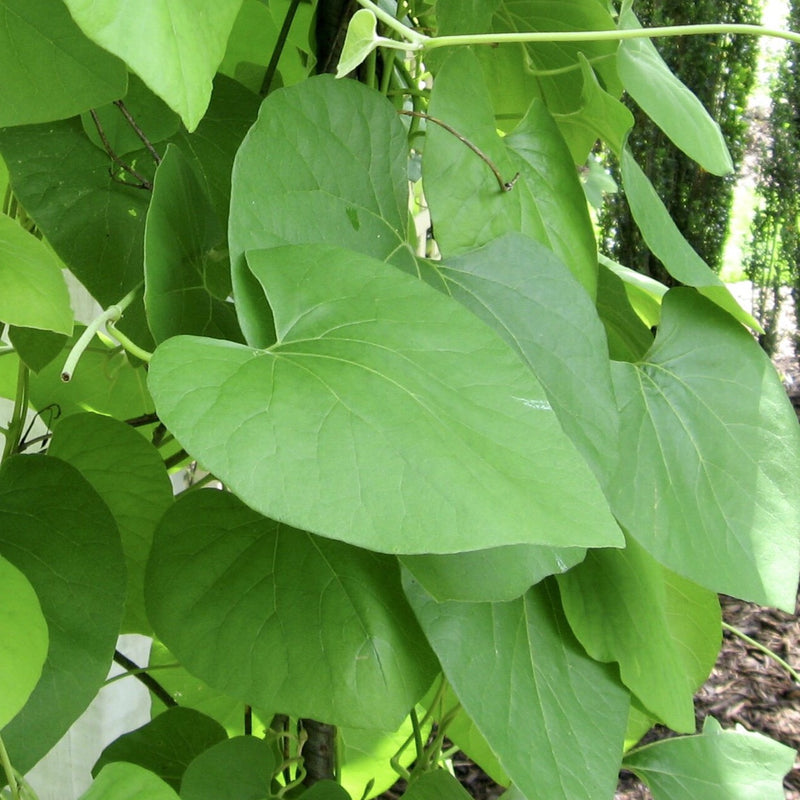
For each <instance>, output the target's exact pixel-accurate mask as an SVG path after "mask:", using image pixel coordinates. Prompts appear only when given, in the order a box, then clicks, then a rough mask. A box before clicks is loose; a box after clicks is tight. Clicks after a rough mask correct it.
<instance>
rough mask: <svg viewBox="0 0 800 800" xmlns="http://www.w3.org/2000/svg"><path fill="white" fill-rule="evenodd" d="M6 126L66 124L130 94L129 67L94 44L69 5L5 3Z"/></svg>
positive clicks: (1, 104)
mask: <svg viewBox="0 0 800 800" xmlns="http://www.w3.org/2000/svg"><path fill="white" fill-rule="evenodd" d="M0 74H1V75H2V76H3V80H2V82H0V127H4V126H6V125H27V124H30V123H35V122H47V121H49V120H56V119H65V118H66V117H72V116H74V115H75V114H80V113H81V111H86V110H87V109H89V108H92V107H94V106H100V105H103V104H104V103H108V102H110V101H112V100H116V99H117V98H118V97H122V95H124V94H125V86H126V81H127V71H126V69H125V64H123V62H122V61H120V60H119V59H117V58H114V56H112V55H111V54H110V53H107V52H106V51H104V50H103V49H101V48H100V47H98V46H97V45H95V44H93V43H92V42H90V41H89V40H88V39H87V38H86V37H85V36H84V35H83V34H82V33H81V31H80V29H79V28H78V26H77V25H76V24H75V23H74V22H73V20H72V18H71V17H70V15H69V12H68V11H67V9H66V8H65V7H64V5H63V3H54V2H51V0H3V1H2V3H0Z"/></svg>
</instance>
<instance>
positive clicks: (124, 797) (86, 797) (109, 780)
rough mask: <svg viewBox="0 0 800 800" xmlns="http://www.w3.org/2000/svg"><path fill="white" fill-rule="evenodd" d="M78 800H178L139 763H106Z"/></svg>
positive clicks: (173, 793)
mask: <svg viewBox="0 0 800 800" xmlns="http://www.w3.org/2000/svg"><path fill="white" fill-rule="evenodd" d="M80 800H179V798H178V795H177V794H175V792H174V791H173V790H172V789H171V788H170V786H169V784H167V783H164V781H162V780H161V778H159V777H158V775H154V774H153V773H152V772H150V770H147V769H145V768H144V767H140V766H139V765H138V764H127V763H125V762H118V763H115V764H108V765H107V766H106V767H104V769H103V770H102V772H101V773H100V774H99V775H98V776H97V780H95V782H94V783H93V784H92V785H91V786H90V787H89V789H88V790H87V791H86V792H84V793H83V794H82V795H81V796H80Z"/></svg>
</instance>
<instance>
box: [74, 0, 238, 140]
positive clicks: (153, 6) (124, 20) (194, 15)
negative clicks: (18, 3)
mask: <svg viewBox="0 0 800 800" xmlns="http://www.w3.org/2000/svg"><path fill="white" fill-rule="evenodd" d="M65 2H66V5H67V7H68V8H69V10H70V13H71V14H72V16H73V18H74V19H75V21H76V22H77V23H78V25H79V26H80V27H81V29H82V30H83V32H84V33H85V34H86V35H87V36H88V37H89V38H90V39H92V40H93V41H95V42H97V44H99V45H100V46H101V47H103V48H105V49H106V50H108V51H109V52H111V53H114V54H115V55H117V56H119V57H120V58H122V59H123V60H124V61H125V63H126V64H127V65H128V66H129V67H130V68H131V69H132V70H133V71H134V72H135V73H136V74H137V75H139V77H140V78H141V79H142V80H143V81H144V82H145V83H146V84H147V85H148V86H149V87H150V88H151V89H152V90H153V91H154V92H155V93H156V94H157V95H158V96H159V97H161V98H163V99H164V101H165V102H166V103H167V105H169V106H170V107H171V108H173V109H174V110H175V111H176V112H177V113H178V114H179V115H180V117H181V119H183V122H184V124H185V125H186V127H187V128H188V129H189V130H190V131H192V130H194V129H195V128H196V127H197V125H198V123H199V122H200V120H201V119H202V117H203V114H205V111H206V109H207V108H208V103H209V99H210V97H211V80H212V78H213V77H214V74H215V73H216V71H217V67H218V66H219V64H220V62H221V61H222V57H223V55H224V54H225V44H226V42H227V41H228V36H229V34H230V32H231V28H232V27H233V23H234V20H235V19H236V15H237V14H238V13H239V8H240V6H241V5H242V0H157V2H150V3H148V4H147V5H145V6H140V5H139V4H134V5H131V4H129V3H127V2H125V0H100V2H97V1H96V0H65ZM145 42H146V43H147V44H146V46H143V43H145Z"/></svg>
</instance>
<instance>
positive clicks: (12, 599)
mask: <svg viewBox="0 0 800 800" xmlns="http://www.w3.org/2000/svg"><path fill="white" fill-rule="evenodd" d="M0 513H2V512H0ZM0 604H2V607H3V614H2V616H0V641H2V642H3V647H2V650H0V730H2V729H3V728H4V727H5V726H6V725H7V724H8V723H9V722H10V721H11V720H12V719H13V718H14V717H15V716H16V715H17V713H18V712H19V711H20V709H21V708H22V707H23V706H24V705H25V703H26V702H27V700H28V698H29V697H30V696H31V692H33V690H34V688H35V686H36V684H37V683H38V682H39V678H40V677H41V674H42V666H43V665H44V661H45V658H46V657H47V641H48V636H47V620H46V619H45V618H44V615H43V614H42V608H41V606H40V605H39V598H38V597H37V596H36V592H35V591H34V589H33V587H32V586H31V584H30V582H29V581H28V579H27V578H26V577H25V575H24V574H23V573H22V572H20V571H19V570H18V569H17V568H16V567H15V566H14V565H13V564H11V563H10V562H8V561H6V560H5V559H4V558H2V557H1V556H0Z"/></svg>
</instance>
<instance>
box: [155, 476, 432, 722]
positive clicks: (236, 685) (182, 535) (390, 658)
mask: <svg viewBox="0 0 800 800" xmlns="http://www.w3.org/2000/svg"><path fill="white" fill-rule="evenodd" d="M397 569H398V568H397V564H396V562H395V561H394V560H393V559H391V558H390V557H388V556H382V555H378V554H375V553H369V552H367V551H364V550H358V549H356V548H353V547H350V546H348V545H344V544H342V543H340V542H333V541H330V540H325V539H318V538H317V537H314V536H311V535H310V534H307V533H304V532H302V531H298V530H293V529H291V528H288V527H286V526H283V525H280V524H279V523H277V522H274V521H272V520H269V519H266V518H265V517H262V516H260V515H259V514H256V513H255V512H254V511H251V510H250V509H249V508H247V507H246V506H244V505H243V504H242V503H241V502H240V501H239V500H238V499H237V498H236V497H235V496H233V495H232V494H228V493H222V492H217V491H212V490H209V491H201V492H191V493H189V494H188V495H186V496H184V497H182V498H180V499H179V500H178V501H177V502H176V503H175V505H174V506H173V508H172V509H170V511H168V512H167V514H166V515H165V516H164V518H163V519H162V521H161V524H160V525H159V528H158V530H157V532H156V536H155V540H154V543H153V550H152V553H151V556H150V562H149V566H148V572H147V579H146V593H147V602H148V611H149V613H150V618H151V620H152V622H153V625H154V627H155V629H156V632H157V633H158V635H159V637H160V638H161V639H162V640H163V641H164V642H166V644H167V645H168V646H169V647H170V649H171V650H172V652H173V653H175V655H176V656H177V657H178V659H179V660H180V661H181V662H182V663H183V664H185V665H186V667H187V668H188V669H189V670H190V671H191V672H192V673H194V674H196V675H197V676H199V677H200V678H201V679H203V680H204V681H206V682H207V683H208V684H209V685H211V686H214V687H216V688H218V689H219V690H220V691H223V692H225V693H227V694H230V695H232V696H234V697H238V698H240V699H241V700H243V701H244V702H247V703H249V704H251V705H255V706H257V707H266V708H270V707H273V708H274V707H276V706H277V707H278V708H280V710H281V711H282V712H284V713H288V714H290V715H293V716H298V717H312V718H314V719H321V720H323V719H324V720H326V721H328V722H330V723H331V724H336V725H352V726H354V727H371V728H376V727H379V728H382V729H384V730H393V729H394V728H396V727H397V726H399V725H400V723H401V722H402V721H403V719H404V718H405V716H406V714H407V713H408V709H409V708H410V707H412V706H413V705H414V703H416V701H417V700H419V698H420V697H421V696H422V695H423V694H424V692H425V690H426V689H427V688H428V686H429V685H430V683H431V682H432V681H433V678H434V676H435V673H436V662H435V659H434V658H433V656H432V654H431V653H430V650H429V649H428V646H427V644H426V642H425V639H424V637H423V636H422V633H421V632H420V631H419V628H418V626H417V625H416V623H415V621H414V617H413V615H412V613H411V610H410V609H409V608H408V605H407V603H406V601H405V599H404V597H403V594H402V591H401V588H400V581H399V575H398V574H397ZM331 620H335V621H336V623H335V624H333V625H330V624H328V623H329V621H331Z"/></svg>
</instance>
